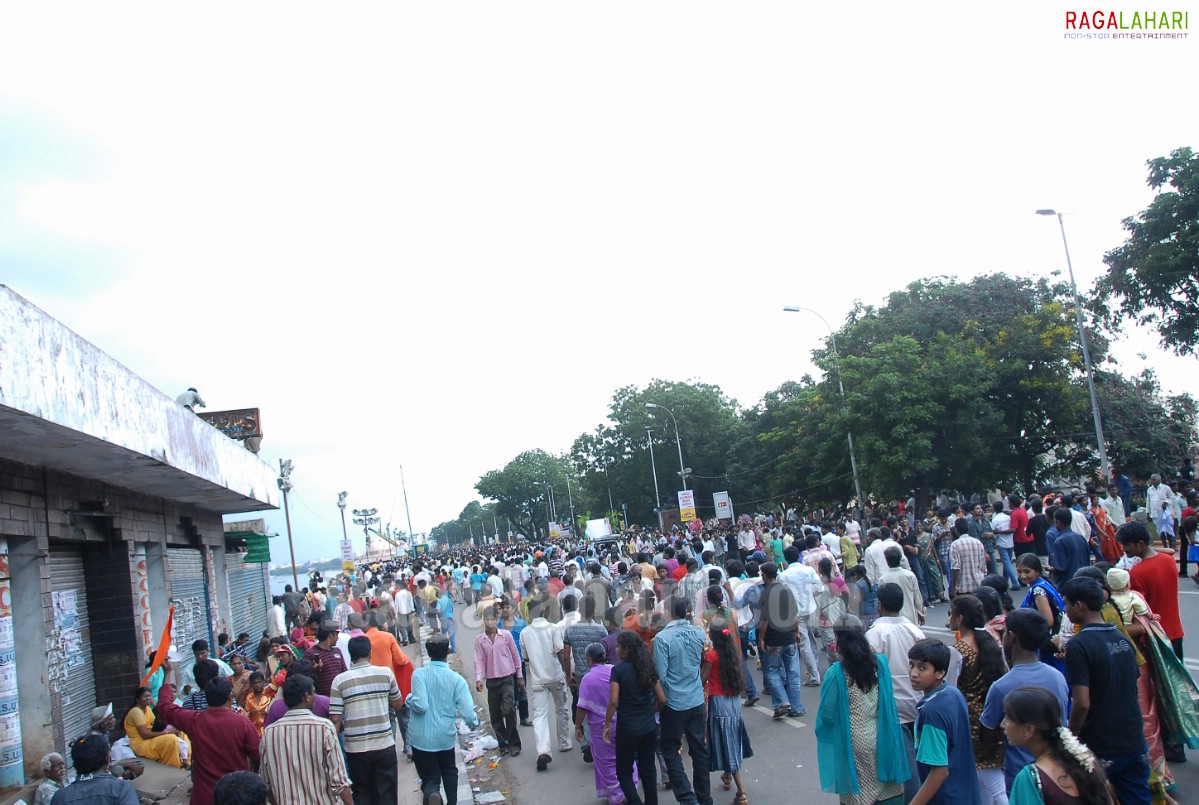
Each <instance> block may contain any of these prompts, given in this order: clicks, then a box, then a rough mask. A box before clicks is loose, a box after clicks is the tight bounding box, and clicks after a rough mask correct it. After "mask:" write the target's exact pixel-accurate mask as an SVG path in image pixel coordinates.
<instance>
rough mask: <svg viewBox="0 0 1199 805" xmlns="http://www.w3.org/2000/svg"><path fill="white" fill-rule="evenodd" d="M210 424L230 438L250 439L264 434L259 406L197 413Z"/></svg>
mask: <svg viewBox="0 0 1199 805" xmlns="http://www.w3.org/2000/svg"><path fill="white" fill-rule="evenodd" d="M196 416H198V417H200V419H203V420H204V421H205V422H207V423H208V424H209V425H212V426H213V427H214V428H216V429H217V430H219V431H220V432H221V433H223V434H225V435H226V436H228V437H229V438H230V439H239V440H241V439H249V438H250V437H252V436H262V420H261V419H260V418H259V416H258V409H257V408H239V409H238V410H236V411H211V412H206V413H199V412H197V413H196Z"/></svg>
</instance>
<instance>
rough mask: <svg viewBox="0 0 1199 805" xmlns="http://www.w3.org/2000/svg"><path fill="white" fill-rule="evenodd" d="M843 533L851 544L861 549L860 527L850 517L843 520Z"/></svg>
mask: <svg viewBox="0 0 1199 805" xmlns="http://www.w3.org/2000/svg"><path fill="white" fill-rule="evenodd" d="M845 533H846V534H847V535H848V536H849V538H850V539H851V540H853V544H854V545H857V546H858V547H859V548H860V547H862V525H861V523H859V522H858V521H857V520H855V519H853V518H852V517H847V518H845Z"/></svg>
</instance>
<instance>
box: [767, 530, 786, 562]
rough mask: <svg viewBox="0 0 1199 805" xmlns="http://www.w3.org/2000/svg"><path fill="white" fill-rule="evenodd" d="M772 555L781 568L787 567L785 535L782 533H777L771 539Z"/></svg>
mask: <svg viewBox="0 0 1199 805" xmlns="http://www.w3.org/2000/svg"><path fill="white" fill-rule="evenodd" d="M770 553H771V556H772V557H773V561H774V563H775V564H776V565H778V566H779V568H780V569H781V568H783V567H785V566H786V562H784V561H783V534H782V532H781V531H775V532H774V533H773V534H772V536H771V537H770Z"/></svg>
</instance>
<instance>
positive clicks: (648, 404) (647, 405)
mask: <svg viewBox="0 0 1199 805" xmlns="http://www.w3.org/2000/svg"><path fill="white" fill-rule="evenodd" d="M645 407H646V408H661V407H662V406H660V405H658V404H657V403H650V402H647V403H646V404H645Z"/></svg>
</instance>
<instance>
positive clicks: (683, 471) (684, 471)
mask: <svg viewBox="0 0 1199 805" xmlns="http://www.w3.org/2000/svg"><path fill="white" fill-rule="evenodd" d="M645 407H646V408H661V409H662V410H663V411H665V412H666V413H668V414H670V421H671V422H673V423H674V443H675V446H677V447H678V448H679V477H680V478H682V479H683V491H686V490H687V469H686V468H685V467H684V466H683V440H682V439H681V438H680V437H679V421H678V420H677V419H675V417H674V411H671V410H670V409H669V408H667V407H666V406H665V405H658V404H657V403H646V404H645Z"/></svg>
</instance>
